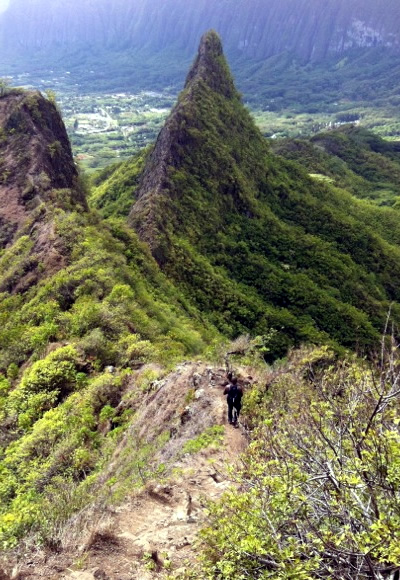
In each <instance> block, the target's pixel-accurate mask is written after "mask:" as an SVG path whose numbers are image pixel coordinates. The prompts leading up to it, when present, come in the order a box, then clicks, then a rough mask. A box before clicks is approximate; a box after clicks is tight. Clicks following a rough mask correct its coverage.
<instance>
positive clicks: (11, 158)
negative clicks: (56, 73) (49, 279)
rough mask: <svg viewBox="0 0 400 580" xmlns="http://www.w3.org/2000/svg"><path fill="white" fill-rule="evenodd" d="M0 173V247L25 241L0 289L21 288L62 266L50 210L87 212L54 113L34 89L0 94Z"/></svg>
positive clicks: (64, 137)
mask: <svg viewBox="0 0 400 580" xmlns="http://www.w3.org/2000/svg"><path fill="white" fill-rule="evenodd" d="M0 175H1V179H0V247H2V248H4V247H6V246H11V245H12V243H13V242H15V241H16V240H17V238H18V239H19V242H18V243H19V244H20V245H23V243H24V241H25V242H26V249H27V250H28V248H27V246H28V245H29V250H28V251H27V252H26V257H25V258H26V260H25V265H24V266H23V267H22V271H21V272H19V275H18V276H17V277H14V279H13V280H9V284H7V285H4V282H3V284H2V288H3V289H6V288H7V289H12V288H13V287H16V286H15V285H16V284H18V288H19V289H22V288H23V287H28V286H29V285H32V284H33V283H35V281H36V280H37V279H38V278H39V277H43V273H44V271H46V272H47V273H49V272H54V271H56V270H57V269H59V268H61V267H62V266H63V264H64V257H63V255H62V251H60V248H59V247H58V246H59V244H57V239H56V236H55V235H54V231H53V230H54V227H53V220H54V215H53V214H54V211H55V210H56V208H59V209H61V208H64V209H67V208H68V209H77V210H78V211H86V210H87V203H86V199H85V196H84V193H83V191H82V189H81V187H80V185H79V183H78V172H77V169H76V167H75V163H74V161H73V157H72V151H71V146H70V144H69V140H68V137H67V133H66V130H65V127H64V124H63V122H62V120H61V117H60V114H59V113H58V111H57V110H56V107H55V105H54V104H53V103H51V102H50V101H49V100H47V99H45V98H44V97H43V96H42V95H41V94H40V93H35V92H24V91H15V90H11V91H6V93H5V94H4V95H2V96H1V97H0ZM26 236H29V241H28V238H27V237H26ZM51 238H52V243H50V239H51ZM21 240H22V241H21ZM39 263H40V264H41V266H40V267H39ZM39 270H40V271H39Z"/></svg>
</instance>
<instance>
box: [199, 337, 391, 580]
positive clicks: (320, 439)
mask: <svg viewBox="0 0 400 580" xmlns="http://www.w3.org/2000/svg"><path fill="white" fill-rule="evenodd" d="M390 349H391V345H389V349H388V351H389V352H388V355H387V356H385V360H384V361H383V366H382V365H381V366H380V370H379V369H375V368H371V367H370V366H368V365H366V364H365V363H364V362H363V361H361V362H360V361H357V360H356V359H354V358H350V359H348V360H344V361H339V362H335V359H334V357H333V356H332V353H330V352H329V350H327V349H325V348H322V349H318V350H316V351H315V350H314V351H310V350H309V351H303V352H301V351H300V352H297V353H294V355H293V356H292V358H291V360H290V361H289V365H288V366H287V369H286V370H284V369H279V370H277V372H275V373H274V372H272V373H271V374H270V376H269V377H268V380H267V389H265V386H264V384H260V385H259V386H256V387H255V388H254V389H253V390H252V391H251V392H249V393H248V394H247V396H246V398H245V409H244V420H245V421H246V422H247V426H248V428H249V429H250V433H251V439H252V442H251V444H250V446H249V448H248V450H247V451H246V452H245V454H244V455H243V457H242V464H243V467H242V468H241V469H240V470H239V472H237V470H236V471H235V472H234V473H232V477H233V479H234V481H235V482H236V485H235V486H234V487H233V488H232V489H231V490H230V491H228V492H227V493H226V494H225V495H224V497H223V498H222V499H221V501H219V502H218V503H217V504H215V505H211V506H210V516H209V526H208V527H207V528H206V529H205V530H203V532H202V540H203V547H204V549H203V564H204V570H203V573H202V574H200V575H201V577H205V578H210V579H211V578H212V579H221V580H222V579H224V580H230V579H232V580H233V579H236V578H254V579H266V578H282V579H285V580H289V579H293V580H294V579H298V578H304V579H310V580H311V579H312V578H329V579H337V580H339V579H340V580H343V579H347V578H348V579H350V578H351V579H353V578H359V579H362V578H372V577H377V575H378V573H382V572H383V571H385V570H386V571H389V570H390V569H391V568H392V567H397V566H399V565H400V551H399V545H400V531H399V530H400V528H399V524H400V501H399V498H400V429H399V424H400V414H399V408H398V398H399V389H398V381H399V375H398V372H396V371H395V372H393V369H394V368H397V367H396V365H397V364H398V354H399V353H398V350H397V349H394V350H393V351H390ZM289 369H290V370H289Z"/></svg>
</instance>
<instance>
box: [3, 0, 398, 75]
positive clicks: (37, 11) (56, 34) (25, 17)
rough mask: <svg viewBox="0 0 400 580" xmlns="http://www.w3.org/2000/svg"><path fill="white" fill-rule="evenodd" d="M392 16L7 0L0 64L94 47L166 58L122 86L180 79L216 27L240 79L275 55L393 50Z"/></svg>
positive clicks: (279, 7) (303, 57)
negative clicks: (203, 38) (206, 33)
mask: <svg viewBox="0 0 400 580" xmlns="http://www.w3.org/2000/svg"><path fill="white" fill-rule="evenodd" d="M383 8H384V9H383ZM399 21H400V7H399V5H398V2H397V1H396V0H388V1H386V2H382V1H381V0H368V1H363V0H350V1H345V0H327V1H321V0H313V1H308V0H246V1H244V0H224V1H221V2H217V3H216V2H214V1H213V0H165V1H163V2H161V1H160V0H135V1H134V2H128V1H127V0H113V2H107V1H105V0H99V1H98V2H93V1H92V0H83V1H82V2H80V3H79V9H77V5H76V3H75V2H73V1H72V0H66V1H64V2H60V1H59V0H54V1H53V2H48V1H46V0H10V1H9V3H8V7H7V8H6V9H5V10H4V12H3V13H2V15H1V16H0V49H1V52H2V55H3V56H2V58H3V61H4V62H3V64H5V63H6V62H7V61H8V63H9V64H11V63H10V57H12V58H11V61H12V62H14V63H15V62H16V59H17V62H19V61H18V58H20V59H21V60H22V63H23V64H24V65H25V66H26V67H27V68H29V67H30V68H32V67H34V66H35V67H37V66H39V67H40V65H46V66H47V65H49V66H56V65H57V64H60V61H59V59H60V58H63V59H65V57H67V60H66V61H65V60H63V62H64V63H68V65H71V66H73V65H77V64H82V63H85V62H87V63H89V62H92V60H93V57H94V56H95V55H98V54H100V53H101V54H103V65H105V64H106V62H107V60H108V59H109V58H110V52H111V53H119V54H121V53H123V54H125V55H129V56H130V57H131V58H132V56H134V55H136V56H137V54H138V52H140V53H142V55H145V57H146V58H145V61H147V60H148V59H150V58H153V59H154V58H155V57H159V58H160V59H161V60H162V61H163V62H164V61H165V59H169V60H170V61H172V60H174V61H175V62H173V63H171V64H172V66H171V65H170V66H169V72H168V73H165V71H164V74H163V73H162V68H163V67H161V66H160V67H159V69H160V75H159V78H157V77H156V76H155V75H154V65H155V63H154V62H152V63H151V66H150V62H149V63H148V64H149V66H148V67H146V64H145V63H143V62H142V63H141V66H139V69H140V77H141V78H140V79H139V78H137V77H138V76H139V75H137V77H135V67H134V66H132V69H131V70H130V73H129V76H130V77H131V78H130V79H129V80H128V79H126V82H127V83H129V82H132V81H135V82H141V83H143V82H144V83H146V82H147V84H148V85H149V86H151V85H155V84H158V85H160V83H161V84H163V83H164V84H165V83H168V82H176V81H179V82H180V81H183V76H184V71H185V70H186V69H187V64H188V63H187V60H188V59H190V58H191V55H192V54H193V51H194V50H195V47H196V45H197V44H198V41H199V38H200V36H201V35H202V33H203V32H204V30H207V29H209V28H215V29H216V30H217V31H218V33H219V34H220V35H221V37H222V39H223V41H224V45H225V46H226V52H227V54H228V55H229V58H230V60H231V61H232V62H233V64H234V70H235V72H236V73H237V74H238V75H239V76H240V73H241V71H242V72H243V71H245V74H244V78H243V81H244V80H245V79H246V78H247V77H251V78H253V77H255V76H256V73H257V68H254V65H255V63H257V62H258V63H260V61H263V60H265V59H269V58H271V57H274V56H276V55H281V54H282V53H286V54H291V55H292V56H293V57H296V58H297V59H299V61H300V62H301V63H303V64H306V63H319V62H321V61H324V60H325V59H327V58H329V57H331V56H335V57H337V56H338V55H339V56H343V55H345V54H346V53H348V52H349V51H351V50H359V49H365V48H369V49H372V48H373V49H375V50H376V49H385V50H386V51H389V52H393V51H397V50H398V49H399V46H400V35H399V32H398V31H399ZM105 54H107V55H108V56H107V57H106V56H104V55H105ZM111 60H112V57H111ZM101 64H102V63H97V67H98V68H101ZM121 64H122V63H121V62H119V63H118V66H119V67H120V66H121ZM124 64H125V66H127V67H128V69H129V63H127V62H124ZM134 64H135V66H136V70H137V67H138V63H137V62H135V63H134ZM132 65H133V61H132ZM20 66H22V64H20ZM149 69H151V70H149ZM132 77H133V78H132ZM92 80H93V79H92ZM266 80H267V81H268V78H267V79H266ZM157 81H158V82H157ZM114 83H117V84H118V75H116V78H114ZM245 86H246V85H245Z"/></svg>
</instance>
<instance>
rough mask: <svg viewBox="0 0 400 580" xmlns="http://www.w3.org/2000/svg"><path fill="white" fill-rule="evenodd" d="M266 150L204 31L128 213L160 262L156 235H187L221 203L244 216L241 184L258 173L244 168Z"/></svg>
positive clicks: (212, 36)
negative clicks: (194, 222)
mask: <svg viewBox="0 0 400 580" xmlns="http://www.w3.org/2000/svg"><path fill="white" fill-rule="evenodd" d="M267 150H268V146H267V143H266V141H265V140H264V139H263V137H262V135H261V133H260V132H259V130H258V129H257V128H256V126H255V124H254V122H253V120H252V118H251V116H250V114H249V113H248V111H247V109H246V108H245V107H244V105H243V104H242V102H241V97H240V94H239V93H238V92H237V91H236V88H235V85H234V82H233V79H232V76H231V73H230V69H229V66H228V64H227V62H226V59H225V57H224V53H223V48H222V44H221V40H220V38H219V36H218V35H217V33H216V32H214V31H213V30H211V31H209V32H207V33H206V34H204V35H203V37H202V39H201V42H200V46H199V50H198V55H197V58H196V59H195V61H194V63H193V65H192V68H191V70H190V72H189V74H188V76H187V80H186V83H185V87H184V90H183V91H182V93H181V94H180V96H179V98H178V102H177V104H176V106H175V107H174V109H173V110H172V112H171V114H170V116H169V117H168V119H167V121H166V123H165V125H164V127H163V129H162V130H161V132H160V134H159V136H158V139H157V142H156V145H155V147H154V149H153V151H152V152H151V154H150V155H149V158H148V161H147V163H146V166H145V169H144V171H143V174H142V177H141V181H140V183H139V187H138V189H137V192H136V202H135V203H134V205H133V207H132V209H131V213H130V216H129V223H130V225H131V226H133V227H134V228H135V229H136V230H137V232H138V233H139V236H140V237H141V238H142V240H143V241H145V242H147V243H148V244H149V245H150V247H151V248H152V251H153V255H154V256H155V257H156V259H157V260H158V261H159V263H162V262H163V259H164V257H163V256H161V255H160V254H159V249H160V240H161V238H162V237H163V236H165V235H167V236H170V235H171V234H176V233H179V232H182V231H186V229H187V224H188V223H190V221H191V219H192V218H193V219H195V220H197V221H199V222H202V223H203V224H204V227H208V224H211V223H213V222H215V218H216V216H215V215H212V214H213V212H215V213H216V214H223V213H224V212H223V208H226V207H227V206H229V207H230V208H231V206H235V207H236V209H237V210H238V211H251V207H249V206H251V201H250V200H249V199H244V196H243V195H242V194H243V192H244V191H249V189H251V186H250V187H248V184H247V186H246V187H244V186H243V180H246V179H247V180H248V181H250V182H252V183H254V181H255V180H256V179H257V176H256V177H255V174H256V173H257V172H254V171H252V172H251V173H248V174H246V171H247V169H246V168H244V165H247V161H246V159H249V158H251V159H253V160H257V159H259V158H260V154H261V155H262V156H263V155H264V154H265V153H266V151H267ZM255 163H256V161H255ZM260 165H262V164H260ZM189 175H190V180H191V183H188V181H187V179H186V178H187V177H188V176H189ZM180 176H181V177H182V179H180ZM214 225H215V224H214Z"/></svg>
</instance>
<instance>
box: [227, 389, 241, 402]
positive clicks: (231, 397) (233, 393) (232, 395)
mask: <svg viewBox="0 0 400 580" xmlns="http://www.w3.org/2000/svg"><path fill="white" fill-rule="evenodd" d="M238 394H239V391H238V386H237V385H231V386H230V387H229V393H228V403H231V405H234V404H235V402H236V399H237V397H238Z"/></svg>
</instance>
